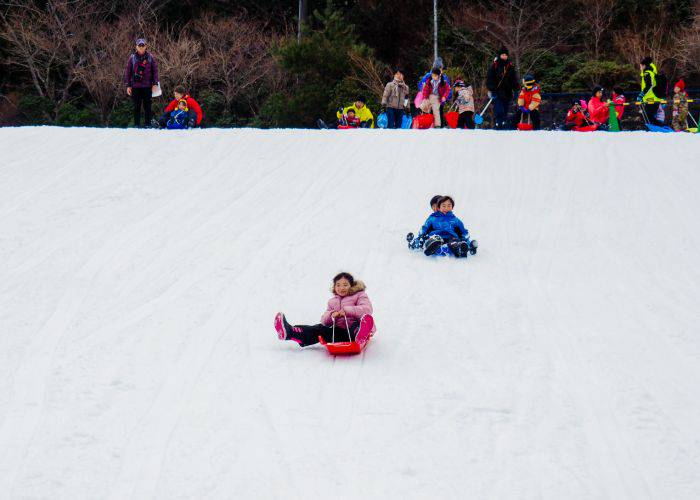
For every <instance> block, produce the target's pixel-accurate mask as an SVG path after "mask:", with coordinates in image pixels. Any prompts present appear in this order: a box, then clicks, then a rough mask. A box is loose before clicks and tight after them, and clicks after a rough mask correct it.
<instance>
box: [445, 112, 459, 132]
mask: <svg viewBox="0 0 700 500" xmlns="http://www.w3.org/2000/svg"><path fill="white" fill-rule="evenodd" d="M445 121H446V122H447V125H448V126H449V127H450V128H457V122H458V121H459V113H457V112H456V111H448V112H447V113H445Z"/></svg>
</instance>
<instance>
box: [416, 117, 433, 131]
mask: <svg viewBox="0 0 700 500" xmlns="http://www.w3.org/2000/svg"><path fill="white" fill-rule="evenodd" d="M434 126H435V118H434V117H433V114H432V113H426V114H424V115H418V116H416V117H415V118H414V119H413V128H420V129H426V128H433V127H434Z"/></svg>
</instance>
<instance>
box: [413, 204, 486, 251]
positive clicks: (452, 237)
mask: <svg viewBox="0 0 700 500" xmlns="http://www.w3.org/2000/svg"><path fill="white" fill-rule="evenodd" d="M454 204H455V202H454V200H453V199H452V197H451V196H442V197H441V198H440V199H439V200H438V211H437V212H433V213H432V214H430V216H429V217H428V219H427V220H426V221H425V224H423V227H422V228H421V231H420V234H419V235H418V238H419V239H426V238H427V239H426V241H425V249H424V250H423V253H425V255H433V254H435V253H436V252H437V251H438V250H439V249H440V247H441V246H442V245H444V244H446V245H447V246H448V248H449V249H450V251H451V252H452V255H454V256H455V257H467V255H468V254H470V253H471V254H472V255H474V254H475V253H476V248H477V243H476V240H470V239H469V231H468V230H467V228H466V227H464V223H463V222H462V221H461V220H459V218H458V217H457V216H456V215H455V214H454V213H452V209H453V208H454Z"/></svg>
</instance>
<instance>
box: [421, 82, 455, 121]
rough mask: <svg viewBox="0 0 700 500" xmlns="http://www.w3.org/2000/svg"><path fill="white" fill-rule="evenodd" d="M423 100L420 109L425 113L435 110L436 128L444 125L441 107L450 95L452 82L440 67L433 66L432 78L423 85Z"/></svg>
mask: <svg viewBox="0 0 700 500" xmlns="http://www.w3.org/2000/svg"><path fill="white" fill-rule="evenodd" d="M421 94H422V97H423V102H421V104H420V109H421V111H423V113H430V111H431V110H432V112H433V123H434V125H435V128H440V127H441V126H442V120H441V117H440V115H441V108H442V105H443V104H444V103H445V101H446V100H447V98H448V97H449V95H450V84H449V83H447V80H446V79H445V77H444V76H443V74H442V72H441V71H440V69H438V68H433V71H432V73H431V74H430V78H429V79H428V81H426V82H425V84H424V85H423V90H421Z"/></svg>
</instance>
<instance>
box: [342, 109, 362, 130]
mask: <svg viewBox="0 0 700 500" xmlns="http://www.w3.org/2000/svg"><path fill="white" fill-rule="evenodd" d="M343 120H345V125H347V126H348V127H352V128H360V119H359V118H357V117H356V116H355V110H354V109H348V111H347V113H346V114H345V115H344V116H343V119H342V120H341V122H340V123H341V124H343V123H342V121H343Z"/></svg>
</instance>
